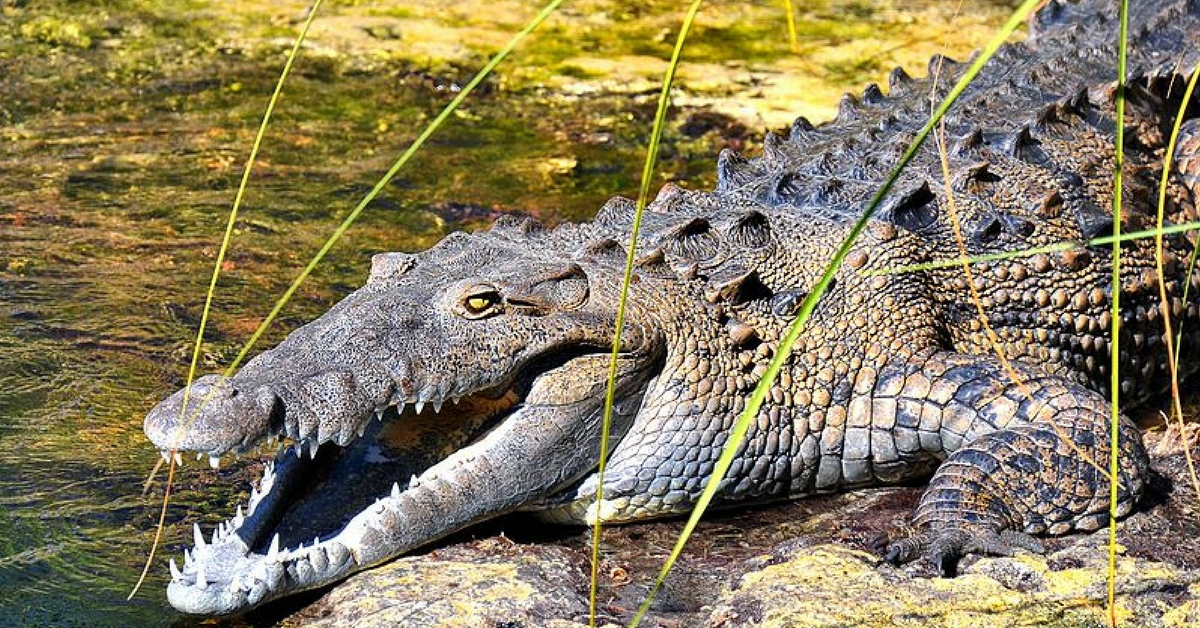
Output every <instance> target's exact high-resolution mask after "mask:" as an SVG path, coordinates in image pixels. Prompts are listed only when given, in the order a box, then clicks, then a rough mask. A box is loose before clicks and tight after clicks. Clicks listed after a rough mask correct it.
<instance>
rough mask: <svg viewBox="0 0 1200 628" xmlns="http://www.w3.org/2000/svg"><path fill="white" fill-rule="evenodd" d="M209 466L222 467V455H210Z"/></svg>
mask: <svg viewBox="0 0 1200 628" xmlns="http://www.w3.org/2000/svg"><path fill="white" fill-rule="evenodd" d="M208 466H210V467H212V468H213V469H220V468H221V457H220V456H209V457H208Z"/></svg>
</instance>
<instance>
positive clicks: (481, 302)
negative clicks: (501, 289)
mask: <svg viewBox="0 0 1200 628" xmlns="http://www.w3.org/2000/svg"><path fill="white" fill-rule="evenodd" d="M499 303H500V293H498V292H496V291H494V290H488V291H485V292H476V293H474V294H471V295H468V296H467V297H466V298H464V299H463V300H462V313H463V314H465V315H466V316H468V317H481V318H482V317H484V316H487V315H490V314H492V313H493V311H494V309H495V307H496V305H498V304H499Z"/></svg>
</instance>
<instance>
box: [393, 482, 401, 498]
mask: <svg viewBox="0 0 1200 628" xmlns="http://www.w3.org/2000/svg"><path fill="white" fill-rule="evenodd" d="M392 499H400V484H399V483H397V482H392Z"/></svg>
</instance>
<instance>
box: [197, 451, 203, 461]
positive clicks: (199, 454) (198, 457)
mask: <svg viewBox="0 0 1200 628" xmlns="http://www.w3.org/2000/svg"><path fill="white" fill-rule="evenodd" d="M196 460H204V454H203V453H201V452H198V451H197V452H196Z"/></svg>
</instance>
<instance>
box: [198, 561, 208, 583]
mask: <svg viewBox="0 0 1200 628" xmlns="http://www.w3.org/2000/svg"><path fill="white" fill-rule="evenodd" d="M196 586H197V587H200V588H201V589H207V588H208V578H207V577H206V574H205V573H204V561H200V562H198V563H196Z"/></svg>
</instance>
